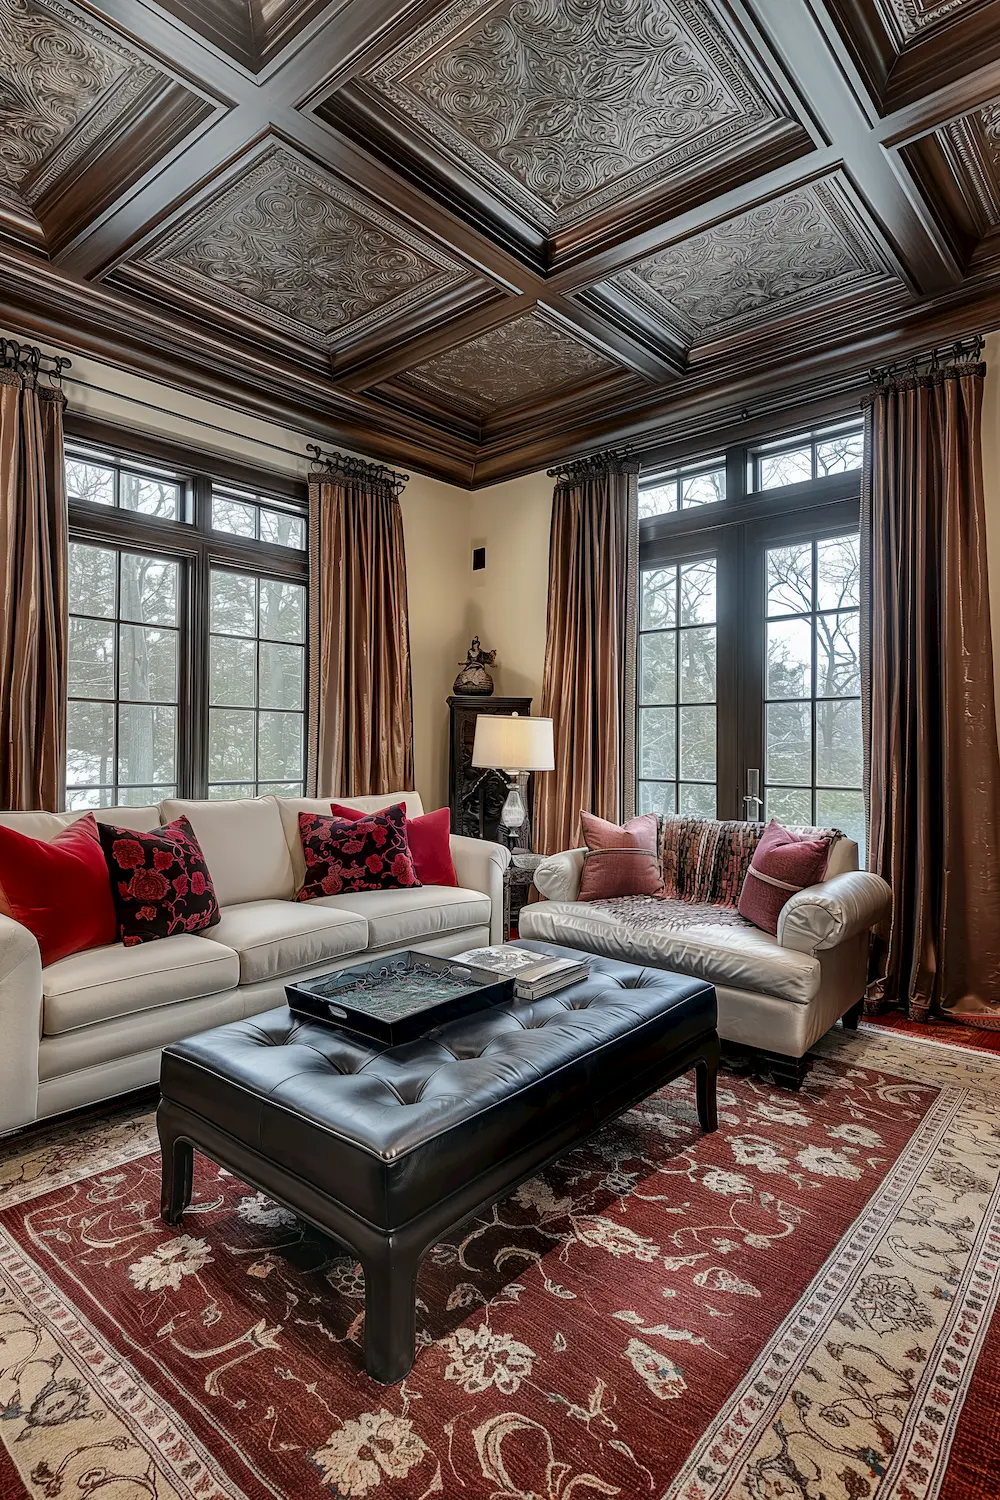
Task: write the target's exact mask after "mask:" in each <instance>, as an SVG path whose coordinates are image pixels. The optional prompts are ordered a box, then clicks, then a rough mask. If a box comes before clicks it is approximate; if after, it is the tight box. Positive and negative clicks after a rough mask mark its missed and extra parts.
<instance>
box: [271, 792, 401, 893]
mask: <svg viewBox="0 0 1000 1500" xmlns="http://www.w3.org/2000/svg"><path fill="white" fill-rule="evenodd" d="M299 838H300V839H301V840H302V853H303V855H304V856H305V861H306V883H305V885H304V886H303V887H302V889H301V891H299V894H298V899H299V900H300V901H312V900H314V899H315V897H317V896H340V895H347V894H349V893H350V892H352V891H384V890H393V889H397V888H399V887H400V886H410V885H419V884H420V881H419V880H418V879H417V872H416V870H415V869H414V868H413V856H412V855H411V853H410V847H409V845H408V844H407V842H406V814H405V812H404V811H403V808H402V807H401V806H399V805H398V804H397V805H395V806H393V807H387V808H386V809H385V810H384V811H383V812H378V813H368V814H366V815H365V816H364V817H363V818H357V819H356V820H355V821H354V822H350V821H348V819H346V818H326V817H324V816H323V815H322V814H321V813H304V812H300V813H299Z"/></svg>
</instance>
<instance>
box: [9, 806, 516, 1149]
mask: <svg viewBox="0 0 1000 1500" xmlns="http://www.w3.org/2000/svg"><path fill="white" fill-rule="evenodd" d="M341 800H342V801H345V802H348V803H349V804H350V805H351V806H353V807H358V808H362V809H364V810H372V809H377V808H380V807H384V806H385V805H386V804H387V803H388V802H390V801H402V802H405V804H406V809H407V812H408V813H409V814H410V815H411V816H417V815H419V814H420V813H421V812H422V811H423V809H422V807H421V803H420V798H419V796H417V794H416V793H415V792H406V793H396V794H393V795H389V796H378V797H355V798H342V799H341ZM329 810H330V803H329V802H328V801H322V800H316V801H310V800H305V799H291V798H276V797H259V798H254V799H252V800H246V801H234V802H185V801H177V800H172V801H167V802H161V803H160V804H159V806H158V807H114V808H105V809H101V810H100V811H98V812H97V814H96V815H97V817H98V818H99V819H100V820H101V821H102V822H110V823H118V824H120V825H122V826H124V827H127V828H135V829H142V830H149V829H152V828H156V827H158V826H159V825H160V824H161V823H169V822H170V821H171V820H172V819H174V818H177V817H179V816H180V815H181V814H182V813H183V814H184V815H185V816H186V817H188V818H189V819H190V820H191V824H192V826H193V827H194V830H195V833H196V834H197V835H198V839H199V841H200V842H201V846H202V849H203V850H204V853H205V858H206V860H207V862H208V867H209V869H210V871H211V872H212V880H213V883H214V885H215V889H216V894H217V896H218V899H219V904H220V906H221V908H222V920H221V921H220V922H219V923H218V925H217V926H215V927H211V928H209V929H208V930H207V931H206V932H204V933H200V934H198V935H194V934H182V935H179V936H176V937H169V938H164V939H162V940H161V941H159V942H152V943H141V944H139V945H137V946H135V947H131V948H126V947H123V946H122V944H121V943H114V944H113V945H112V946H111V947H108V948H92V949H89V950H88V951H86V952H84V953H76V954H73V955H72V956H71V957H70V958H64V959H61V960H60V961H59V962H58V963H54V964H50V965H49V966H48V968H45V969H43V968H42V964H41V957H40V954H39V951H38V944H37V943H36V941H35V939H34V937H33V936H32V935H31V933H30V932H29V931H28V929H27V928H26V927H22V926H21V925H20V924H19V923H17V922H14V921H11V919H10V918H9V917H5V916H2V915H0V1133H2V1132H4V1131H9V1130H13V1129H16V1128H17V1127H18V1126H21V1125H27V1124H29V1123H30V1122H31V1121H33V1120H40V1119H44V1118H46V1117H48V1116H51V1115H55V1114H60V1113H62V1112H63V1111H64V1110H69V1109H75V1108H77V1107H78V1106H80V1105H84V1104H92V1103H95V1102H96V1101H98V1100H100V1099H105V1098H108V1097H110V1096H112V1095H115V1094H121V1093H124V1092H126V1091H127V1090H129V1089H134V1088H138V1087H140V1086H141V1085H143V1084H149V1083H153V1082H154V1081H155V1080H156V1079H157V1078H158V1076H159V1068H160V1049H161V1047H163V1046H165V1044H166V1043H167V1042H171V1041H174V1040H176V1039H177V1038H179V1037H184V1036H190V1035H192V1034H193V1033H194V1032H198V1031H205V1030H206V1029H207V1028H208V1027H210V1026H219V1025H221V1024H222V1023H223V1022H225V1021H233V1020H236V1019H239V1018H242V1017H244V1016H252V1015H255V1014H257V1013H258V1012H260V1011H265V1010H271V1009H273V1008H274V1007H275V1006H276V1005H282V1004H284V1000H285V985H286V984H288V983H290V982H291V981H292V980H294V979H300V978H303V977H305V976H306V975H309V974H315V973H318V972H320V971H322V970H325V969H336V968H343V967H346V966H347V965H350V964H353V963H359V962H363V961H365V960H367V959H369V958H372V957H375V956H378V955H382V954H388V953H393V952H398V951H399V950H401V949H403V948H408V947H410V946H415V947H419V948H421V949H422V950H423V951H424V952H430V953H438V954H443V955H447V954H450V953H459V952H461V951H462V950H463V949H465V948H473V947H477V946H481V945H483V944H486V943H489V942H491V941H492V942H500V941H502V935H503V934H502V922H503V874H504V870H505V868H506V866H507V864H508V863H509V862H510V854H509V852H508V851H507V850H506V849H504V848H502V847H501V846H500V845H499V844H490V843H486V842H483V841H481V840H478V839H468V838H457V837H453V838H452V840H451V852H452V858H453V859H454V863H455V872H456V874H457V876H458V879H459V881H460V882H461V884H460V885H459V886H458V887H455V888H453V887H450V886H421V887H419V888H418V889H416V890H388V891H367V892H363V893H361V894H358V895H341V896H325V897H323V898H321V899H319V900H316V901H303V902H296V901H295V899H294V897H295V892H296V891H297V890H298V889H299V887H300V886H301V884H302V880H303V876H304V871H305V863H304V861H303V858H302V848H301V844H300V842H299V834H298V814H299V812H327V813H328V812H329ZM79 816H80V814H79V813H43V812H27V813H0V823H2V824H5V825H6V826H7V827H9V828H16V829H17V830H18V831H19V832H21V833H26V834H29V835H31V836H32V837H34V838H41V839H50V838H53V837H54V836H55V834H56V833H58V831H59V830H60V829H61V828H64V827H65V826H66V825H67V824H68V823H72V822H73V821H74V819H75V818H77V817H79Z"/></svg>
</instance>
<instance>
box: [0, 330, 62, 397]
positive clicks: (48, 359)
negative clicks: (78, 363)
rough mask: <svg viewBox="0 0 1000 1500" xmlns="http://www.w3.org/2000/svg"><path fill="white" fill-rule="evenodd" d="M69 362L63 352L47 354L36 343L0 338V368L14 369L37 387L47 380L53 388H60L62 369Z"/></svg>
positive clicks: (28, 382) (29, 383)
mask: <svg viewBox="0 0 1000 1500" xmlns="http://www.w3.org/2000/svg"><path fill="white" fill-rule="evenodd" d="M71 364H72V360H69V359H67V358H66V356H65V355H64V354H47V353H46V352H45V350H44V349H39V348H38V346H37V345H36V344H21V343H19V342H18V340H17V339H8V338H0V369H3V370H13V371H15V372H16V373H17V374H18V375H20V376H21V377H22V379H23V380H24V381H26V382H27V384H28V385H31V386H35V387H38V386H40V385H41V382H42V381H43V380H47V381H48V382H49V385H50V386H51V387H52V388H53V389H54V390H61V389H62V376H63V371H64V370H68V369H69V368H70V366H71Z"/></svg>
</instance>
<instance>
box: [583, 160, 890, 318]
mask: <svg viewBox="0 0 1000 1500" xmlns="http://www.w3.org/2000/svg"><path fill="white" fill-rule="evenodd" d="M891 274H892V273H891V271H890V269H889V267H888V266H887V264H886V263H885V262H884V261H882V260H881V258H880V257H879V255H878V254H877V252H876V250H875V246H874V244H873V243H872V242H870V241H869V239H868V237H867V236H866V235H865V234H864V233H863V232H862V230H861V228H860V225H859V224H858V223H857V222H856V220H855V219H854V217H853V215H852V214H850V213H849V211H848V210H847V208H846V205H845V203H844V201H843V199H842V197H841V194H840V193H839V192H838V191H837V188H836V186H835V184H834V183H833V182H829V181H828V182H817V183H808V184H805V185H804V186H802V187H798V188H795V189H793V190H792V191H791V192H788V193H784V194H783V195H782V196H781V197H779V198H774V199H772V200H770V201H769V202H767V203H760V204H758V205H757V206H756V207H754V208H751V209H748V210H747V212H746V213H742V214H739V215H737V217H736V218H733V219H729V220H727V221H726V222H725V223H722V224H716V225H713V227H712V228H711V229H706V230H703V231H702V232H701V233H700V234H696V235H692V237H691V238H690V239H687V240H681V241H680V242H679V243H678V244H675V245H671V246H669V247H668V248H667V249H666V250H661V251H659V252H658V253H657V254H655V255H651V256H649V257H648V258H647V259H645V260H641V261H639V262H638V263H637V264H636V265H634V266H631V267H630V268H629V269H628V270H627V271H622V272H620V273H619V274H618V275H617V276H615V277H613V278H612V279H611V285H612V286H614V287H617V288H618V289H619V290H620V291H622V292H624V293H625V294H626V295H627V296H629V297H632V298H633V299H634V300H635V301H637V302H638V303H639V304H640V305H641V306H643V307H645V308H647V309H648V310H649V311H650V312H652V313H653V314H654V315H655V316H657V317H658V318H660V319H662V320H663V321H664V322H665V323H666V324H667V325H668V326H669V327H671V328H673V329H674V330H675V331H676V332H677V333H678V334H679V335H680V336H681V338H683V339H686V340H687V341H688V342H689V343H692V344H693V343H697V342H699V341H703V340H704V339H706V338H707V337H710V336H716V335H719V334H721V333H724V332H729V331H731V330H736V329H740V328H743V327H745V326H747V325H748V324H752V323H754V322H756V321H758V320H760V319H762V318H766V317H767V316H768V315H769V314H771V313H773V312H775V311H778V310H783V309H785V308H787V307H789V306H792V305H795V304H797V303H801V302H810V303H814V304H816V305H822V304H824V303H826V302H829V301H830V300H831V299H832V298H833V297H834V296H836V295H838V294H840V293H842V292H843V291H845V290H846V289H848V288H851V287H859V286H861V285H864V284H866V283H873V282H876V281H880V280H885V279H887V278H888V277H889V276H890V275H891Z"/></svg>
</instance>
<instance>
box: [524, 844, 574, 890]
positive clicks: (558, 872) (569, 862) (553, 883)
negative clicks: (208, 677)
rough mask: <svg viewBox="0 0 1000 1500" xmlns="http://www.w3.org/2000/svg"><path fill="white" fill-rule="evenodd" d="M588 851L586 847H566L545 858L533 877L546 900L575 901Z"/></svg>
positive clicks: (537, 888) (536, 886)
mask: <svg viewBox="0 0 1000 1500" xmlns="http://www.w3.org/2000/svg"><path fill="white" fill-rule="evenodd" d="M586 853H587V851H586V849H566V850H564V852H563V853H562V854H550V855H549V857H548V859H543V860H542V862H541V864H540V865H539V866H538V868H537V870H536V871H535V873H534V875H533V876H532V877H531V878H532V881H533V882H534V886H535V890H536V891H538V893H539V894H540V895H542V896H544V897H545V899H546V901H575V900H576V899H577V897H578V896H579V894H580V882H581V880H582V879H583V861H584V857H585V855H586Z"/></svg>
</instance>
